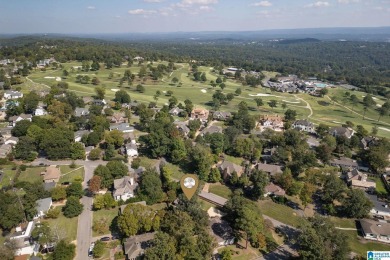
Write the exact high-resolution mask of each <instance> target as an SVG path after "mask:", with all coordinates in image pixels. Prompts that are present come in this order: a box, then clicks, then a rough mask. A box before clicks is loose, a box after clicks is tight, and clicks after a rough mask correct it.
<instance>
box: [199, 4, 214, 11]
mask: <svg viewBox="0 0 390 260" xmlns="http://www.w3.org/2000/svg"><path fill="white" fill-rule="evenodd" d="M199 10H201V11H205V12H211V11H213V10H214V9H213V8H212V7H210V6H208V5H201V6H200V7H199Z"/></svg>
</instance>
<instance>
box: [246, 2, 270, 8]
mask: <svg viewBox="0 0 390 260" xmlns="http://www.w3.org/2000/svg"><path fill="white" fill-rule="evenodd" d="M251 6H262V7H269V6H272V3H270V2H269V1H260V2H258V3H253V4H251Z"/></svg>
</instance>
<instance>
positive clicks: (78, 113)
mask: <svg viewBox="0 0 390 260" xmlns="http://www.w3.org/2000/svg"><path fill="white" fill-rule="evenodd" d="M74 115H75V116H77V117H80V116H87V115H89V110H88V109H87V108H84V107H76V109H75V110H74Z"/></svg>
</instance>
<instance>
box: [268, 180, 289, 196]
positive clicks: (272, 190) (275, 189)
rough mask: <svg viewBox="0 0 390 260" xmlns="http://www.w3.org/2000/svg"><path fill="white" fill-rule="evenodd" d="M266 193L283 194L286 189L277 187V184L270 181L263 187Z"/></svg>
mask: <svg viewBox="0 0 390 260" xmlns="http://www.w3.org/2000/svg"><path fill="white" fill-rule="evenodd" d="M264 190H265V192H266V193H272V194H275V195H278V196H284V195H286V191H285V190H284V189H282V188H281V187H279V186H278V185H275V184H274V183H272V182H271V183H270V184H268V185H267V186H265V188H264Z"/></svg>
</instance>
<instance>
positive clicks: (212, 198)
mask: <svg viewBox="0 0 390 260" xmlns="http://www.w3.org/2000/svg"><path fill="white" fill-rule="evenodd" d="M199 197H200V198H202V199H204V200H206V201H209V202H211V203H214V204H217V205H220V206H223V205H225V204H226V202H227V199H225V198H222V197H221V196H218V195H216V194H214V193H209V192H205V191H203V190H202V191H201V192H200V193H199Z"/></svg>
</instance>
